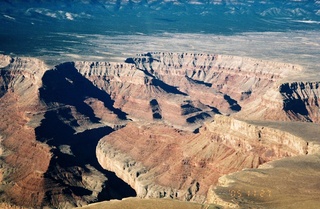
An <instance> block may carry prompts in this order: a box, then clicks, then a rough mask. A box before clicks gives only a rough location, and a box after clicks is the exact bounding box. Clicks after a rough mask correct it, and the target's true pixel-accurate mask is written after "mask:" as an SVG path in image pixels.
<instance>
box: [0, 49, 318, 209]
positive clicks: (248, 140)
mask: <svg viewBox="0 0 320 209" xmlns="http://www.w3.org/2000/svg"><path fill="white" fill-rule="evenodd" d="M300 71H301V68H300V67H299V66H294V65H290V64H284V63H273V62H267V61H262V60H255V59H251V58H241V57H234V56H225V55H208V54H193V53H147V54H140V55H137V56H136V57H132V58H128V59H127V60H126V61H125V62H124V63H109V62H66V63H62V64H60V65H57V66H55V67H54V68H52V69H48V67H47V66H46V65H45V64H44V63H43V62H41V61H40V60H37V59H33V58H19V57H10V56H5V55H2V56H0V106H1V111H0V114H1V118H2V120H1V123H0V140H1V149H0V153H1V173H0V174H1V175H0V179H1V185H0V187H1V188H0V189H1V191H3V193H1V196H0V197H1V199H2V200H3V201H4V202H8V205H18V206H25V207H44V206H49V207H60V208H68V207H73V206H81V205H85V204H88V203H90V202H96V201H101V200H106V199H111V198H123V197H127V196H132V195H135V193H134V191H132V190H130V188H128V186H127V185H125V184H124V183H123V182H121V183H119V182H118V180H117V179H116V178H114V176H112V174H110V173H109V172H107V171H105V170H104V169H102V168H101V166H100V165H99V163H100V164H101V165H102V166H103V167H104V168H106V169H108V170H111V171H115V172H116V174H117V175H118V176H119V177H120V178H122V179H123V180H124V181H125V182H127V183H129V184H130V185H131V186H132V187H133V188H134V189H135V190H136V192H137V195H138V196H140V197H170V198H177V199H181V200H193V201H198V202H203V201H205V200H206V197H207V196H210V195H208V194H207V193H208V191H209V193H210V191H212V189H210V188H211V185H216V184H217V183H218V179H219V177H221V176H223V175H225V174H229V173H232V172H235V171H240V170H241V169H244V168H257V167H258V166H259V165H261V164H263V163H265V162H270V161H273V160H276V159H279V158H283V157H291V156H297V155H301V156H303V155H306V154H308V155H310V154H314V153H318V152H319V147H320V146H319V143H318V137H317V136H318V135H319V134H317V133H316V134H315V135H313V136H312V137H311V138H308V136H304V135H309V134H304V135H301V134H297V132H295V131H294V130H291V129H288V128H286V127H302V126H301V124H298V125H297V126H292V123H289V122H288V123H287V122H285V121H292V120H296V121H307V122H308V123H306V122H305V123H303V127H306V128H305V129H303V130H305V131H304V132H305V133H309V131H310V130H312V131H314V130H317V131H318V128H317V125H316V124H311V122H314V123H317V122H319V119H318V114H319V96H320V95H319V82H291V83H288V82H284V81H283V79H285V78H286V76H288V75H289V74H292V73H299V72H300ZM228 116H231V117H228ZM213 118H214V121H213V122H212V120H213ZM243 120H247V121H246V122H245V121H243ZM249 120H250V121H249ZM264 121H267V122H266V123H265V124H264ZM276 121H278V122H276ZM279 121H282V122H279ZM270 124H273V125H270ZM278 126H279V127H278ZM317 131H314V132H317ZM101 138H102V140H100V139H101ZM99 140H100V141H99ZM97 144H98V146H97ZM96 158H98V160H99V162H98V161H97V159H96ZM109 176H110V179H112V180H109V181H107V177H108V178H109ZM122 183H123V184H122ZM120 184H122V186H121V187H119V186H118V185H120ZM122 188H125V189H122ZM127 191H130V192H129V193H130V194H128V193H126V192H127ZM123 192H124V193H123Z"/></svg>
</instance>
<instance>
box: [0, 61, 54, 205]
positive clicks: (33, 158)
mask: <svg viewBox="0 0 320 209" xmlns="http://www.w3.org/2000/svg"><path fill="white" fill-rule="evenodd" d="M1 59H2V62H1V69H0V86H1V89H2V91H1V92H2V95H1V97H0V109H1V111H0V117H1V123H0V138H1V150H2V151H1V185H0V188H1V191H3V192H2V193H1V199H2V200H4V202H6V201H8V202H11V203H14V204H17V205H28V206H38V205H41V203H42V200H43V199H44V197H45V192H46V189H45V187H46V186H45V181H44V178H43V176H44V174H45V172H46V171H47V169H48V166H49V163H50V159H51V153H50V148H49V147H48V146H47V145H45V144H42V143H39V142H37V141H36V136H35V133H34V129H33V128H32V126H33V125H35V124H34V123H37V122H36V121H31V117H32V115H33V114H35V113H36V111H39V110H41V109H42V108H43V107H42V105H41V104H40V102H39V100H38V88H39V87H40V85H41V76H42V75H43V73H44V71H45V69H46V66H45V65H44V64H43V62H41V61H39V60H37V59H31V58H11V57H8V56H3V57H2V58H1Z"/></svg>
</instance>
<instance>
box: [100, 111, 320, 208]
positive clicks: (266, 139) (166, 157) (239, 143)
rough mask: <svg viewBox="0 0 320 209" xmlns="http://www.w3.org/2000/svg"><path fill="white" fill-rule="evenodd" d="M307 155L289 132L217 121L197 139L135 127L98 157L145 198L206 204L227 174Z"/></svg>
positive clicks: (113, 138) (104, 143) (107, 140)
mask: <svg viewBox="0 0 320 209" xmlns="http://www.w3.org/2000/svg"><path fill="white" fill-rule="evenodd" d="M309 146H310V145H309ZM308 149H309V147H308V143H307V141H305V140H304V139H303V138H300V137H298V136H295V135H292V134H290V133H288V132H284V131H282V130H279V129H274V128H269V127H263V126H256V125H252V124H248V123H246V122H243V121H239V120H236V119H232V118H230V117H226V116H219V115H216V116H215V121H214V122H213V123H205V124H204V126H203V128H201V129H200V132H199V133H198V134H191V133H188V132H182V131H179V130H177V129H173V128H170V127H167V126H164V125H160V124H154V125H148V126H144V125H142V126H137V125H134V124H132V123H130V124H128V125H127V126H126V127H125V128H123V129H121V130H118V131H117V132H114V133H112V134H110V135H108V136H106V137H104V138H103V139H102V140H100V142H99V144H98V146H97V157H98V160H99V163H100V164H101V165H102V167H104V168H105V169H108V170H112V171H114V172H115V173H116V174H117V176H119V177H120V178H122V179H124V180H125V181H126V182H128V183H129V184H130V185H131V186H132V187H133V188H135V190H136V191H137V195H138V196H140V197H157V198H159V197H160V198H161V197H170V198H177V199H181V200H194V201H200V202H201V201H204V199H205V197H206V195H207V192H208V189H209V187H210V185H215V184H216V183H217V181H218V179H219V177H221V176H223V175H224V174H228V173H232V172H235V171H240V170H242V169H244V168H257V167H258V166H259V165H260V164H262V163H265V162H268V161H272V160H275V159H279V158H282V157H290V156H296V155H305V154H306V153H307V151H308ZM310 150H312V153H318V152H319V151H320V149H319V147H318V146H315V148H310ZM312 153H310V152H309V154H312Z"/></svg>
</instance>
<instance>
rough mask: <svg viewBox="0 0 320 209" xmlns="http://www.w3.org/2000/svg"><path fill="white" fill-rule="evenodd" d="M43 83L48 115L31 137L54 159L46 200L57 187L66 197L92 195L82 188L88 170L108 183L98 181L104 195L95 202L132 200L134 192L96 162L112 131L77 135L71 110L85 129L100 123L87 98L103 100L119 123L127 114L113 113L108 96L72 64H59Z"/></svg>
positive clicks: (93, 131) (41, 95) (98, 130)
mask: <svg viewBox="0 0 320 209" xmlns="http://www.w3.org/2000/svg"><path fill="white" fill-rule="evenodd" d="M42 82H43V86H42V87H41V88H40V89H39V93H40V98H41V100H42V101H43V102H44V103H45V104H46V105H47V107H48V111H47V112H46V113H45V114H44V119H43V120H42V121H41V124H40V126H39V127H37V128H36V129H35V134H36V138H37V140H38V141H40V142H43V143H46V144H48V145H49V146H50V147H51V148H52V149H51V152H52V155H53V156H52V159H51V162H50V165H49V168H48V170H47V172H46V173H45V177H46V181H47V191H48V192H47V196H46V200H45V201H48V202H52V201H51V200H52V197H53V195H55V194H57V192H56V190H57V189H56V188H60V190H59V189H58V190H59V191H58V193H59V192H61V193H62V194H64V195H66V196H69V197H71V196H73V195H76V196H86V195H91V194H92V191H91V190H89V189H87V188H85V186H83V184H82V183H81V182H82V176H83V174H85V173H86V174H89V175H90V172H92V169H90V168H89V167H93V168H94V169H93V170H95V171H94V172H98V173H101V174H103V175H105V176H106V177H107V178H108V181H107V182H102V184H103V190H102V191H101V192H100V193H99V194H98V197H97V201H103V200H110V199H121V198H125V197H131V196H136V192H135V191H134V190H133V189H132V188H131V187H130V186H129V185H128V184H126V183H125V182H124V181H122V180H121V179H119V178H118V177H117V176H116V175H115V174H114V173H113V172H109V171H106V170H104V169H103V168H102V167H101V166H100V164H99V163H98V160H97V157H96V146H97V144H98V141H99V140H100V139H101V138H102V137H104V136H106V135H108V134H110V133H111V132H113V131H114V130H113V129H112V128H111V127H109V126H103V127H101V126H100V127H99V128H92V129H87V130H84V131H82V132H76V131H75V128H76V127H79V126H80V125H79V124H80V123H79V121H77V119H76V118H75V117H74V115H73V114H75V113H73V110H72V109H76V111H77V113H76V114H77V115H79V116H81V118H82V119H81V120H82V123H83V122H84V123H86V124H88V125H90V124H99V121H100V118H98V117H96V116H95V114H94V111H93V109H92V108H91V107H90V106H89V105H88V104H86V102H85V99H87V98H96V99H98V100H100V101H102V102H103V103H104V106H105V107H106V108H108V109H109V110H111V111H112V112H114V113H115V114H116V115H117V116H118V118H120V119H126V113H124V112H122V111H121V110H120V109H117V108H114V106H113V103H114V101H113V100H111V98H110V95H108V94H107V93H106V92H104V91H102V90H100V89H99V88H97V87H95V86H94V85H93V84H92V83H91V82H90V81H89V80H87V79H86V78H85V77H83V76H82V75H81V74H80V73H78V72H77V70H76V69H75V67H74V64H73V63H64V64H61V65H59V66H57V67H56V69H53V70H49V71H47V72H46V73H45V74H44V76H43V79H42ZM50 109H51V110H50ZM100 125H101V124H100Z"/></svg>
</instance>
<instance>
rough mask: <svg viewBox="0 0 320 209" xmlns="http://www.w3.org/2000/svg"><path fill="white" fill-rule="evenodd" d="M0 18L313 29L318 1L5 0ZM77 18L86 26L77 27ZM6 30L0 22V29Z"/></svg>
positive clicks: (10, 21) (171, 28) (152, 26)
mask: <svg viewBox="0 0 320 209" xmlns="http://www.w3.org/2000/svg"><path fill="white" fill-rule="evenodd" d="M0 21H1V23H2V25H7V26H8V27H13V26H12V25H18V26H19V27H21V26H29V27H31V26H32V27H36V26H41V27H40V28H47V26H48V24H49V26H50V27H52V25H55V24H57V23H59V24H65V25H64V26H65V27H63V26H60V27H61V28H63V29H62V30H64V31H65V30H66V29H70V30H72V29H73V30H77V29H76V28H78V30H89V31H90V30H93V29H94V30H95V31H96V32H99V31H100V32H101V31H104V30H105V28H108V29H109V30H110V29H111V30H115V31H121V32H125V31H127V30H128V28H130V30H134V31H138V32H146V30H147V29H148V30H147V32H159V31H168V32H199V31H201V32H208V33H234V32H246V31H283V30H305V29H307V30H310V29H312V30H314V29H315V28H316V29H319V28H320V1H305V0H301V1H297V0H291V1H270V0H265V1H262V0H259V1H254V0H253V1H244V0H203V1H201V0H110V1H105V0H104V1H103V0H74V1H62V0H61V1H53V0H48V1H41V0H27V1H19V0H16V1H10V0H7V1H1V2H0ZM79 23H80V26H84V24H85V25H86V26H87V27H89V28H83V27H79ZM74 24H76V25H77V27H73V26H72V25H74ZM66 25H67V26H66ZM68 25H71V28H70V27H68ZM57 28H59V27H54V28H51V29H50V30H58V29H57ZM4 30H5V29H4V28H3V27H2V29H0V32H1V33H4ZM50 30H49V31H50Z"/></svg>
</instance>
